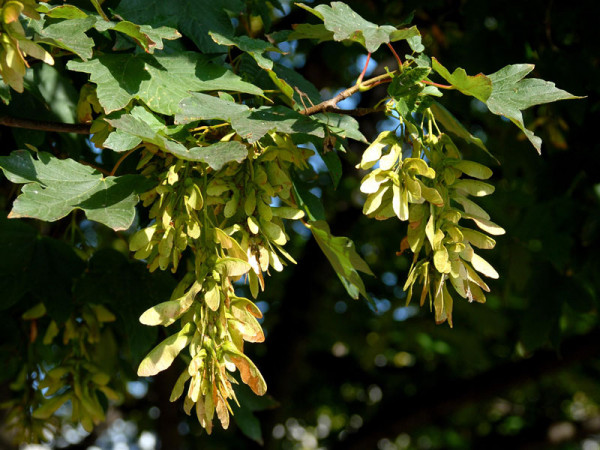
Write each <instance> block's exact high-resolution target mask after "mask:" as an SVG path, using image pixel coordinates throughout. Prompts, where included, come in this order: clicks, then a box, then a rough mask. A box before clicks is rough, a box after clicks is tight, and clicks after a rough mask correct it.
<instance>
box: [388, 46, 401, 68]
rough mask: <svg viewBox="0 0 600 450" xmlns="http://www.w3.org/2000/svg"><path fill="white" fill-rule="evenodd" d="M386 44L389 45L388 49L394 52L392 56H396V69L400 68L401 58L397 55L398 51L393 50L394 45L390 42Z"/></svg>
mask: <svg viewBox="0 0 600 450" xmlns="http://www.w3.org/2000/svg"><path fill="white" fill-rule="evenodd" d="M387 46H388V47H389V49H390V50H391V51H392V53H393V54H394V57H395V58H396V61H398V69H400V68H402V60H401V59H400V57H399V56H398V53H396V50H394V47H393V46H392V44H391V43H389V42H388V44H387Z"/></svg>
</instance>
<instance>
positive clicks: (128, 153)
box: [108, 147, 138, 177]
mask: <svg viewBox="0 0 600 450" xmlns="http://www.w3.org/2000/svg"><path fill="white" fill-rule="evenodd" d="M137 149H138V147H135V148H132V149H131V150H129V151H128V152H127V153H125V154H124V155H123V156H121V157H120V158H119V160H118V161H117V162H116V163H115V166H114V167H113V168H112V170H111V171H110V173H109V174H108V175H109V176H111V177H112V176H114V175H115V173H117V169H118V168H119V166H120V165H121V163H122V162H123V161H125V158H127V157H128V156H129V155H131V154H132V153H133V152H135V151H136V150H137Z"/></svg>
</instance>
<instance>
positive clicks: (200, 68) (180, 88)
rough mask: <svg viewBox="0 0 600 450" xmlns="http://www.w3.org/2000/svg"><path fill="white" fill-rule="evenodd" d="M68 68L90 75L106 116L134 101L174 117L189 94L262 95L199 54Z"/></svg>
mask: <svg viewBox="0 0 600 450" xmlns="http://www.w3.org/2000/svg"><path fill="white" fill-rule="evenodd" d="M67 67H68V68H69V69H71V70H74V71H77V72H86V73H89V74H90V80H91V81H92V82H93V83H96V85H97V91H96V92H97V94H98V100H99V101H100V104H101V105H102V107H103V108H104V109H105V110H106V112H107V113H109V112H112V111H116V110H118V109H122V108H124V107H125V106H127V104H128V103H129V102H130V101H131V100H133V99H138V100H141V101H143V102H144V103H145V104H146V105H148V107H149V108H150V109H152V110H153V111H156V112H157V113H160V114H166V115H173V114H175V113H176V112H177V111H178V109H179V102H180V101H181V100H183V99H184V98H186V97H189V95H190V94H189V93H190V91H192V92H194V91H213V90H225V91H237V92H244V93H248V94H253V95H262V93H263V91H262V89H260V88H258V87H256V86H254V85H253V84H250V83H247V82H245V81H243V80H242V79H241V78H240V77H239V76H237V75H235V74H234V73H233V72H232V71H230V70H228V69H225V68H224V67H221V66H219V65H217V64H214V63H212V62H211V61H210V58H209V57H207V56H204V55H200V54H198V53H193V52H186V53H179V54H176V55H160V56H151V55H134V56H132V55H129V54H113V55H102V56H100V57H98V58H94V59H92V60H90V61H84V62H82V61H69V63H68V64H67Z"/></svg>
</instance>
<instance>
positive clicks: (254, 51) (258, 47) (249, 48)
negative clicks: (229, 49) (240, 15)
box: [209, 31, 280, 70]
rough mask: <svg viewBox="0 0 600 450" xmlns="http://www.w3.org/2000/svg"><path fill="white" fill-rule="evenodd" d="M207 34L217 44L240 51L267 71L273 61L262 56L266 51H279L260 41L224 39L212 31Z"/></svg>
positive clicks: (248, 38) (247, 38)
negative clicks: (234, 47)
mask: <svg viewBox="0 0 600 450" xmlns="http://www.w3.org/2000/svg"><path fill="white" fill-rule="evenodd" d="M209 34H210V37H211V38H212V39H213V40H214V41H215V42H216V43H217V44H220V45H227V46H233V45H234V46H236V47H237V48H239V49H240V50H241V51H243V52H246V53H248V54H249V55H250V56H252V57H253V58H254V60H255V61H256V63H257V64H258V65H259V66H260V67H262V68H263V69H267V70H271V69H272V68H273V61H272V60H271V59H269V58H267V57H265V56H264V55H263V54H264V53H265V52H267V51H269V52H273V51H275V52H277V51H280V50H279V49H278V48H277V47H273V45H271V44H269V43H268V42H267V41H263V40H261V39H254V38H251V37H248V36H238V37H226V36H223V35H222V34H219V33H217V32H214V31H210V32H209Z"/></svg>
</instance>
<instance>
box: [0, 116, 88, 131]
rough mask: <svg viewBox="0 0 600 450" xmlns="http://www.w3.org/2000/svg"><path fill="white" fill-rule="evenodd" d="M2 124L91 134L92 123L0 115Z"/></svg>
mask: <svg viewBox="0 0 600 450" xmlns="http://www.w3.org/2000/svg"><path fill="white" fill-rule="evenodd" d="M0 125H5V126H7V127H13V128H27V129H29V130H40V131H56V132H57V133H75V134H90V125H89V124H87V123H61V122H50V121H47V120H34V119H20V118H17V117H9V116H0Z"/></svg>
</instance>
